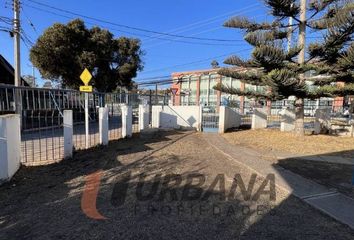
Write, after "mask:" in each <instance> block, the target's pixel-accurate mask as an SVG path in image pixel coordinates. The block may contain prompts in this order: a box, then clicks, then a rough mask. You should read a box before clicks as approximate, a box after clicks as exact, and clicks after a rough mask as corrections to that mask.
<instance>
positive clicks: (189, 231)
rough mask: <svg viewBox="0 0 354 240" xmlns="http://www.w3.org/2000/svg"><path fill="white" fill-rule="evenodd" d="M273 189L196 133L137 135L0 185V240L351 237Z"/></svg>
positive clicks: (269, 182)
mask: <svg viewBox="0 0 354 240" xmlns="http://www.w3.org/2000/svg"><path fill="white" fill-rule="evenodd" d="M235 179H236V180H235ZM275 182H276V179H275ZM272 183H273V182H272V176H269V178H267V179H263V178H261V177H260V176H256V175H254V173H253V172H251V171H250V170H249V169H245V168H244V167H241V166H239V165H238V164H237V163H235V162H234V161H232V160H230V159H228V158H227V157H226V156H224V155H223V154H221V153H219V152H218V151H216V150H215V149H214V148H213V147H212V146H210V145H208V143H207V142H206V141H205V140H204V138H203V134H201V133H195V132H190V131H175V132H157V133H154V134H150V135H144V137H138V136H136V137H133V138H132V139H127V140H120V141H116V142H112V143H111V144H110V145H109V146H107V147H98V148H95V149H91V150H88V151H81V152H78V153H76V154H75V156H74V158H73V159H70V160H65V161H62V162H61V163H58V164H56V165H51V166H44V167H36V168H23V169H21V170H20V171H19V173H18V174H17V175H16V176H15V178H14V179H13V180H12V181H11V182H9V183H6V184H4V185H2V186H1V187H0V239H321V240H322V239H353V236H354V232H353V231H352V230H350V229H349V228H348V227H346V226H344V225H341V224H339V223H338V222H336V221H335V220H333V219H331V218H329V217H327V216H325V215H323V214H321V213H320V212H318V211H317V210H315V209H313V208H312V207H310V206H308V205H306V204H305V203H303V202H301V201H300V200H298V199H296V198H294V197H292V196H289V195H288V194H287V193H285V192H283V191H281V190H279V189H277V188H274V189H273V185H272ZM95 186H96V187H97V186H99V190H98V189H97V188H95ZM85 189H86V190H85ZM84 190H85V191H84ZM95 190H98V192H97V195H95ZM257 193H258V194H257ZM83 196H85V197H83ZM96 201H97V202H96Z"/></svg>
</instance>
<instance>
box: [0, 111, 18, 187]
mask: <svg viewBox="0 0 354 240" xmlns="http://www.w3.org/2000/svg"><path fill="white" fill-rule="evenodd" d="M20 129H21V122H20V116H19V115H18V114H9V115H2V116H0V182H3V181H7V180H10V179H11V178H12V176H13V175H14V174H15V173H16V172H17V170H18V169H19V168H20V162H21V130H20Z"/></svg>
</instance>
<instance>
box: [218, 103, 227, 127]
mask: <svg viewBox="0 0 354 240" xmlns="http://www.w3.org/2000/svg"><path fill="white" fill-rule="evenodd" d="M225 115H226V107H225V106H220V109H219V133H224V132H225V131H226V126H225V120H226V116H225Z"/></svg>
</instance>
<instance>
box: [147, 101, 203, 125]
mask: <svg viewBox="0 0 354 240" xmlns="http://www.w3.org/2000/svg"><path fill="white" fill-rule="evenodd" d="M200 125H201V118H200V107H199V106H153V107H152V127H154V128H175V129H177V128H181V127H185V128H195V129H199V128H200Z"/></svg>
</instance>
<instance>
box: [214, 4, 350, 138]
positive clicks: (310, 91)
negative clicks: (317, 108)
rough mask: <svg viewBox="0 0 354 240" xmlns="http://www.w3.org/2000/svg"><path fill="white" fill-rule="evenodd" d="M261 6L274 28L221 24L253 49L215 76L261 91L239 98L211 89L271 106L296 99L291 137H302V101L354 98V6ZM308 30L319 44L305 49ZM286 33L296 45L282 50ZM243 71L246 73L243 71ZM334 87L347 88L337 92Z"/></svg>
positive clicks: (235, 21)
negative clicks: (238, 33) (239, 33)
mask: <svg viewBox="0 0 354 240" xmlns="http://www.w3.org/2000/svg"><path fill="white" fill-rule="evenodd" d="M264 2H265V4H266V6H267V7H268V8H269V9H270V11H271V14H272V15H273V16H274V20H273V21H272V22H260V23H258V22H255V21H253V20H250V19H248V18H245V17H234V18H232V19H230V20H229V21H227V22H226V23H225V24H224V26H225V27H229V28H237V29H240V30H242V31H243V32H244V39H245V40H246V41H247V42H248V43H249V44H251V45H252V46H253V47H254V49H253V52H252V55H251V58H250V59H249V60H244V59H242V58H240V57H238V56H231V57H229V58H227V59H226V60H225V64H229V65H233V67H230V68H223V69H221V70H220V71H219V73H220V74H221V75H224V76H229V77H233V78H237V79H240V80H241V81H243V82H245V83H249V84H252V85H258V86H264V89H265V91H258V92H257V91H251V90H247V91H244V92H243V91H240V90H239V89H234V88H230V87H228V86H225V85H222V84H219V85H217V86H216V87H215V89H217V90H220V91H223V92H226V93H229V94H237V95H245V96H249V97H253V98H264V99H271V100H278V99H279V100H281V99H286V98H288V97H290V96H294V97H295V98H296V101H295V112H296V121H295V132H296V134H298V135H303V134H304V99H305V98H308V99H318V98H321V97H335V96H345V95H348V94H353V93H354V43H353V33H354V3H353V2H352V1H349V0H347V1H346V0H312V1H310V2H308V3H307V2H306V0H300V1H296V0H265V1H264ZM301 3H302V5H301ZM306 12H307V16H308V17H307V18H306ZM289 18H292V19H293V20H294V23H293V24H289V22H288V19H289ZM306 28H307V29H311V31H312V32H315V33H316V36H322V37H321V40H320V41H317V42H313V43H310V44H308V45H306V44H305V38H304V36H305V34H306ZM290 33H298V43H297V45H296V46H290V48H288V49H286V45H287V44H286V43H287V41H286V40H287V39H288V38H289V34H290ZM307 33H309V31H307ZM305 53H307V54H306V55H305ZM305 56H306V58H305ZM240 67H241V68H240ZM243 68H247V69H248V70H247V71H242V69H243ZM309 72H311V73H312V77H311V74H308V73H309ZM309 81H311V83H312V84H309ZM337 82H345V83H346V84H345V85H344V86H340V85H338V84H336V83H337Z"/></svg>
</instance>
